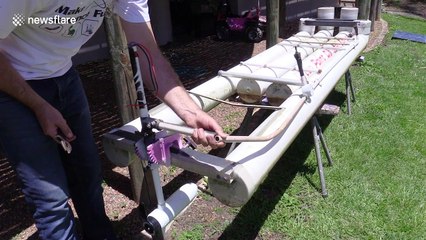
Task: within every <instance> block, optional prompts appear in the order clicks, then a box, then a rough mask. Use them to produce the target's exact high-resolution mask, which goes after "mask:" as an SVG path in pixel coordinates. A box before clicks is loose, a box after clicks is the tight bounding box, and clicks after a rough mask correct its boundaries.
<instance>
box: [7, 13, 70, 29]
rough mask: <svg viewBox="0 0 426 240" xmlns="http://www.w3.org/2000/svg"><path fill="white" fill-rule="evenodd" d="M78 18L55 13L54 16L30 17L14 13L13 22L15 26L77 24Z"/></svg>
mask: <svg viewBox="0 0 426 240" xmlns="http://www.w3.org/2000/svg"><path fill="white" fill-rule="evenodd" d="M76 22H77V19H76V18H75V17H61V16H59V15H55V16H53V17H28V18H26V17H25V16H24V15H23V14H19V13H17V14H13V16H12V24H13V25H15V27H20V26H23V25H24V24H75V23H76Z"/></svg>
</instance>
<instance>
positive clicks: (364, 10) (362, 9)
mask: <svg viewBox="0 0 426 240" xmlns="http://www.w3.org/2000/svg"><path fill="white" fill-rule="evenodd" d="M370 6H371V0H358V8H359V12H358V19H362V20H365V19H368V17H369V15H370Z"/></svg>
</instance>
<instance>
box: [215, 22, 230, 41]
mask: <svg viewBox="0 0 426 240" xmlns="http://www.w3.org/2000/svg"><path fill="white" fill-rule="evenodd" d="M216 36H217V38H218V39H219V40H221V41H223V40H227V39H229V28H227V27H226V26H223V25H222V26H218V27H217V28H216Z"/></svg>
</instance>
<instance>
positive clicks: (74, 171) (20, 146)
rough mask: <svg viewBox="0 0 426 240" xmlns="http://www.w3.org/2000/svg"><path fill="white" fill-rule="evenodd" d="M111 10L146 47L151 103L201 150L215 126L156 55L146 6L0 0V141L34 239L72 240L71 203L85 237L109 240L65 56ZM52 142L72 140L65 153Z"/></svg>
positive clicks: (142, 2) (119, 0)
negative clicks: (152, 69) (160, 104)
mask: <svg viewBox="0 0 426 240" xmlns="http://www.w3.org/2000/svg"><path fill="white" fill-rule="evenodd" d="M108 6H110V7H111V8H112V9H113V11H114V12H115V13H117V14H118V15H119V16H120V17H121V18H122V23H123V27H124V30H125V32H126V36H127V39H128V41H129V42H138V43H140V44H142V45H144V46H145V47H147V48H148V49H150V53H151V55H152V58H153V62H154V64H155V66H156V69H157V71H156V73H157V83H158V91H157V96H158V97H159V98H160V99H162V100H163V101H164V102H165V103H166V104H168V105H169V106H170V107H171V108H172V109H173V110H174V111H175V112H176V113H177V114H178V116H180V117H181V118H182V119H183V120H184V121H185V123H186V124H187V125H189V126H191V127H194V128H195V129H196V130H195V131H194V133H193V136H192V137H193V139H194V140H195V141H196V142H197V143H200V144H203V145H211V146H212V147H222V146H223V143H217V142H215V140H214V139H213V138H212V137H210V136H208V137H206V135H205V134H204V130H203V129H210V130H212V131H215V132H217V133H218V134H219V135H222V136H223V135H224V133H223V131H222V129H221V127H220V126H219V125H218V124H217V123H216V121H215V120H213V119H212V118H211V117H210V116H209V115H208V114H206V113H204V112H203V111H202V110H201V109H200V108H199V107H198V106H197V105H196V104H195V103H194V102H193V101H192V99H191V98H190V97H189V95H188V94H187V92H186V91H185V89H184V88H183V87H182V85H181V84H180V82H179V79H178V77H177V75H176V74H175V72H174V71H173V70H172V68H171V66H170V64H169V63H168V62H167V61H166V60H165V59H164V58H163V56H162V55H161V52H160V50H159V49H158V47H157V45H156V42H155V40H154V37H153V34H152V30H151V25H150V23H149V15H148V7H147V0H67V1H52V0H40V1H26V0H16V1H6V0H1V1H0V144H1V145H2V146H3V148H4V150H5V153H6V156H7V157H8V159H9V160H10V162H11V164H12V165H13V167H14V168H15V170H16V173H17V175H18V176H19V177H20V179H21V180H22V190H23V192H24V194H25V198H26V200H27V202H28V203H29V204H30V205H32V206H34V207H35V211H34V215H33V217H34V219H35V222H36V225H37V228H38V230H39V234H40V237H41V238H42V239H76V238H77V236H76V233H75V222H74V216H73V213H72V211H71V210H70V207H69V205H68V198H69V196H70V197H71V199H72V201H73V203H74V205H75V208H76V211H77V214H78V216H79V219H80V222H81V224H82V227H83V236H84V238H85V239H115V236H114V233H113V231H112V229H111V224H110V222H109V220H108V218H107V216H106V214H105V210H104V203H103V198H102V188H101V181H102V178H101V169H100V163H99V159H98V153H97V152H96V147H95V143H94V141H93V137H92V132H91V129H90V113H89V108H88V104H87V100H86V97H85V94H84V91H83V88H82V85H81V82H80V79H79V77H78V74H77V73H76V71H75V70H74V68H73V67H72V63H71V57H72V56H73V55H74V54H76V53H77V52H78V50H79V48H80V47H81V46H82V45H83V44H84V43H85V42H86V41H87V40H88V39H89V38H90V37H91V36H92V35H93V34H94V32H95V31H96V29H98V28H99V26H100V24H101V23H102V19H103V16H104V15H105V11H106V9H107V7H108ZM57 135H61V136H63V137H64V138H65V139H66V140H68V141H70V142H71V145H72V149H73V150H72V152H71V153H70V154H67V153H65V152H64V151H63V150H62V149H61V148H60V146H59V145H58V144H57V142H56V141H55V137H56V136H57Z"/></svg>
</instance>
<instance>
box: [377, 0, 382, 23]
mask: <svg viewBox="0 0 426 240" xmlns="http://www.w3.org/2000/svg"><path fill="white" fill-rule="evenodd" d="M382 3H383V0H378V1H377V5H376V21H380V20H381V19H382Z"/></svg>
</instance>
